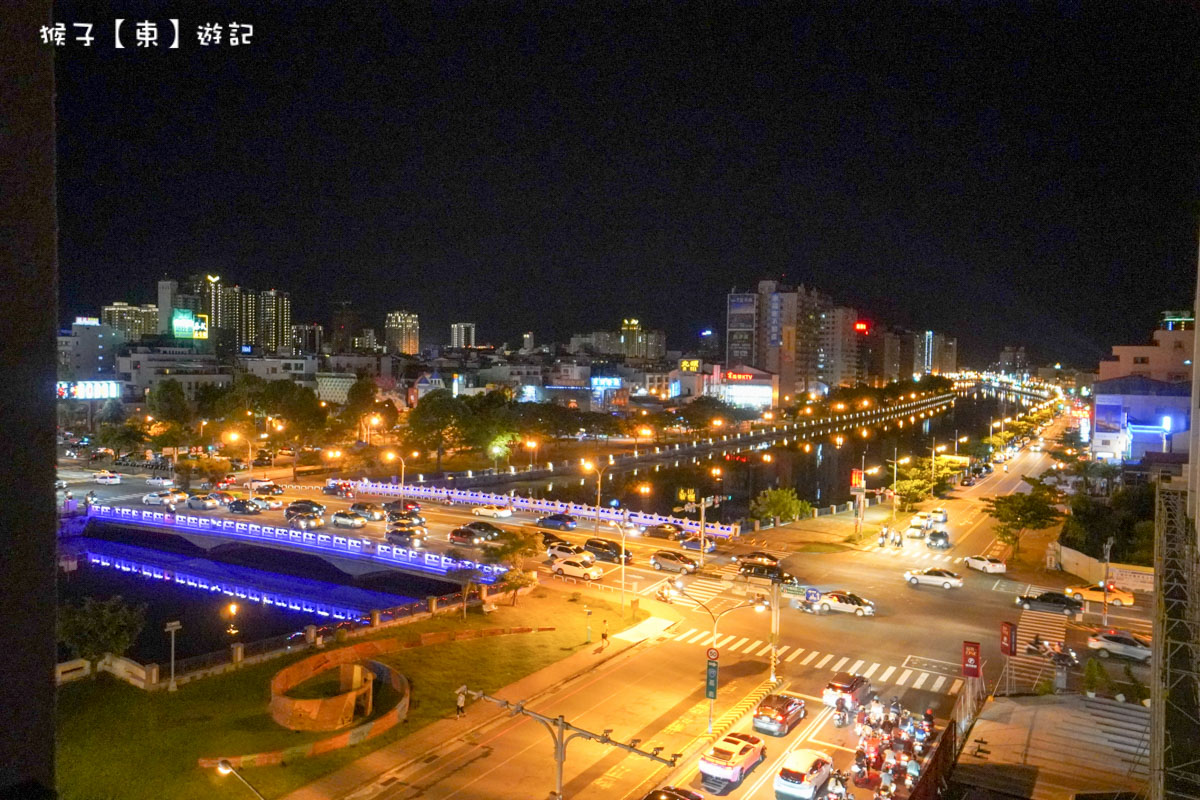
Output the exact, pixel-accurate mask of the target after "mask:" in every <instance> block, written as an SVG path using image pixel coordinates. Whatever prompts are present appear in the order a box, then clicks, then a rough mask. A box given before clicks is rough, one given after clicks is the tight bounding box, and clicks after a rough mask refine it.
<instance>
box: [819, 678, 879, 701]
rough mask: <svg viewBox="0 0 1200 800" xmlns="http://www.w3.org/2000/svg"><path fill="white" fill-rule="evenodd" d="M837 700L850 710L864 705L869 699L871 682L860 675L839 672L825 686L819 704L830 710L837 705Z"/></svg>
mask: <svg viewBox="0 0 1200 800" xmlns="http://www.w3.org/2000/svg"><path fill="white" fill-rule="evenodd" d="M839 698H841V699H842V700H844V701H845V703H846V706H847V707H850V708H852V707H855V706H861V705H865V704H866V702H867V701H868V700H870V699H871V681H870V680H868V679H867V678H864V677H863V676H862V675H853V674H851V673H849V672H839V673H838V674H836V675H834V676H833V680H831V681H830V682H829V683H827V684H825V689H824V690H823V691H822V692H821V702H822V703H824V704H825V705H827V706H829V707H830V708H832V707H834V706H836V705H837V701H838V699H839Z"/></svg>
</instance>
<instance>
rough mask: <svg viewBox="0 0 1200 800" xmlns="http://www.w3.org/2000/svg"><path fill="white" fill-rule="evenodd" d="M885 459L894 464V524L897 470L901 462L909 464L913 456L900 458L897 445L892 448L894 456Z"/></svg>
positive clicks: (893, 519) (893, 521)
mask: <svg viewBox="0 0 1200 800" xmlns="http://www.w3.org/2000/svg"><path fill="white" fill-rule="evenodd" d="M884 460H885V461H889V462H891V465H892V524H893V525H895V524H896V482H897V481H896V476H897V472H898V467H899V465H900V464H907V463H908V462H909V461H911V460H912V457H911V456H905V457H904V458H900V448H899V447H898V446H897V447H893V448H892V457H891V458H889V459H884Z"/></svg>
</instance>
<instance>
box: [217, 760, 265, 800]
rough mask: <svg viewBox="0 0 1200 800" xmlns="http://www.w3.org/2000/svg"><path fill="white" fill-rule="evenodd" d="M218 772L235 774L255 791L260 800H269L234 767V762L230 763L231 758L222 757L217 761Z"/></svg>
mask: <svg viewBox="0 0 1200 800" xmlns="http://www.w3.org/2000/svg"><path fill="white" fill-rule="evenodd" d="M217 772H219V773H221V774H222V775H229V774H233V775H234V776H235V777H236V778H237V779H238V780H239V781H241V782H242V783H244V784H245V785H246V788H247V789H249V790H250V791H251V792H253V793H254V796H255V797H257V798H259V800H267V799H266V798H265V797H263V796H262V794H260V793H259V791H258V789H255V788H254V787H253V786H251V785H250V781H248V780H246V779H245V778H243V777H242V773H240V772H238V771H237V770H236V769H234V768H233V764H231V763H229V759H227V758H222V759H221V760H220V761H218V762H217Z"/></svg>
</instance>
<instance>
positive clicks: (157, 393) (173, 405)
mask: <svg viewBox="0 0 1200 800" xmlns="http://www.w3.org/2000/svg"><path fill="white" fill-rule="evenodd" d="M150 411H151V413H153V414H154V416H155V417H157V418H158V419H160V420H162V421H163V422H175V423H178V424H180V425H187V424H188V423H189V422H191V420H192V407H191V406H190V405H189V404H188V400H187V395H185V394H184V393H183V386H182V385H180V383H179V381H177V380H175V379H174V378H168V379H167V380H165V381H160V382H159V383H157V384H155V385H154V388H152V389H151V390H150Z"/></svg>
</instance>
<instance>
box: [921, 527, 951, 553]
mask: <svg viewBox="0 0 1200 800" xmlns="http://www.w3.org/2000/svg"><path fill="white" fill-rule="evenodd" d="M925 546H926V547H928V548H929V549H931V550H949V549H950V534H948V533H946V532H945V531H930V532H929V533H927V534H925Z"/></svg>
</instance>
